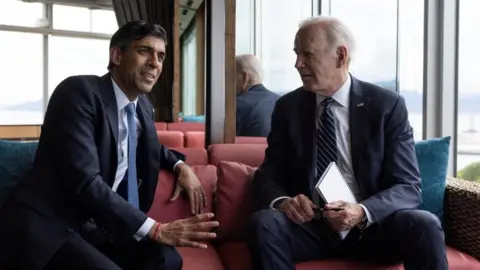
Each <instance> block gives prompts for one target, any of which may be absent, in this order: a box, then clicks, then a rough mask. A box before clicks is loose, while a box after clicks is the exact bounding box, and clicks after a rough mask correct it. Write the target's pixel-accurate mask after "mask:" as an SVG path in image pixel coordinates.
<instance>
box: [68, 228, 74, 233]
mask: <svg viewBox="0 0 480 270" xmlns="http://www.w3.org/2000/svg"><path fill="white" fill-rule="evenodd" d="M67 232H68V233H74V232H75V230H74V229H72V228H67Z"/></svg>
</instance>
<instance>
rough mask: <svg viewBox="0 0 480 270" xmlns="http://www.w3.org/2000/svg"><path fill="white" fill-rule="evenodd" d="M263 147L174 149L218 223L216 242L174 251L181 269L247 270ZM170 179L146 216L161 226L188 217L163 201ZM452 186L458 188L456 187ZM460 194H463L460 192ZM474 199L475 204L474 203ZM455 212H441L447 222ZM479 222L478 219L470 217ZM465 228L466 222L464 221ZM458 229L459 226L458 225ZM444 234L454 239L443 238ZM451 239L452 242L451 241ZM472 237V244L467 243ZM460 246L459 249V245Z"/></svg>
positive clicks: (458, 256)
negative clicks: (253, 189) (249, 224)
mask: <svg viewBox="0 0 480 270" xmlns="http://www.w3.org/2000/svg"><path fill="white" fill-rule="evenodd" d="M265 147H266V146H265V145H262V144H243V145H239V144H220V145H212V146H210V147H209V149H208V152H207V150H205V149H201V148H178V149H175V150H177V151H180V152H183V153H184V154H185V155H186V156H187V160H186V162H187V163H188V164H190V165H191V166H192V167H193V169H194V170H195V172H196V173H197V176H198V177H199V179H200V181H201V182H202V184H203V185H204V187H205V189H206V191H207V195H208V207H207V211H213V212H214V213H215V215H216V219H217V220H218V221H219V222H220V226H219V228H217V230H216V232H217V235H218V237H217V239H216V240H215V241H213V242H211V243H209V248H208V249H205V250H200V249H194V248H185V247H182V248H179V251H180V253H181V254H182V257H183V259H184V268H183V269H185V270H223V269H228V270H248V269H250V255H249V252H248V250H247V247H246V245H245V243H244V241H243V240H244V232H245V231H244V228H245V224H246V221H247V219H248V217H249V216H250V214H251V213H252V211H253V209H252V205H250V204H249V203H250V202H251V193H250V190H249V188H250V181H251V179H252V174H253V172H254V170H255V168H256V167H257V166H259V165H260V164H261V162H262V160H263V156H264V150H265ZM173 183H174V181H173V176H172V174H170V173H166V172H161V173H160V179H159V184H158V187H157V195H156V197H155V201H154V204H153V205H154V206H153V207H152V209H151V211H150V212H149V215H150V216H151V217H153V218H155V219H157V220H159V221H161V222H168V221H172V220H175V219H178V218H185V217H188V216H190V214H189V213H190V211H189V209H190V208H189V203H188V201H187V200H186V199H182V200H178V201H176V202H173V203H171V202H169V201H168V199H169V198H170V196H171V194H172V192H173ZM457 187H458V186H457ZM464 191H465V190H464ZM459 194H461V192H459V191H458V190H455V189H452V186H448V187H447V194H446V197H447V199H448V200H456V198H459V197H458V196H459ZM479 200H480V199H479ZM454 211H456V210H455V209H449V208H448V207H447V209H446V215H447V218H448V216H449V213H451V212H454ZM470 218H472V219H473V220H480V217H479V216H474V217H470ZM466 222H467V223H469V222H470V221H466ZM460 226H462V225H460ZM446 231H447V239H449V240H450V241H451V242H453V243H455V242H456V241H457V240H458V239H459V238H458V237H457V236H458V235H459V233H458V232H461V234H463V235H465V233H466V232H467V233H468V235H469V236H468V239H469V243H470V242H475V241H478V239H479V238H480V236H479V235H478V233H477V231H478V229H477V230H475V231H472V230H470V229H468V228H467V227H463V228H462V227H456V228H447V230H446ZM450 235H452V236H455V237H449V236H450ZM454 238H455V239H454ZM472 238H473V239H472ZM459 246H461V245H459ZM461 248H462V249H463V250H464V251H466V252H468V253H470V254H473V255H475V256H477V258H478V257H479V255H480V246H478V245H474V246H463V247H461ZM448 260H449V264H450V269H480V262H479V261H477V260H476V259H475V258H473V257H472V256H470V255H467V254H466V253H465V252H461V251H459V250H458V249H456V248H454V247H451V246H449V247H448ZM297 269H299V270H310V269H311V270H314V269H315V270H320V269H335V270H342V269H345V270H346V269H392V270H393V269H403V266H402V265H388V266H384V265H383V266H379V265H368V264H363V263H358V262H351V261H345V260H318V261H309V262H303V263H299V264H297Z"/></svg>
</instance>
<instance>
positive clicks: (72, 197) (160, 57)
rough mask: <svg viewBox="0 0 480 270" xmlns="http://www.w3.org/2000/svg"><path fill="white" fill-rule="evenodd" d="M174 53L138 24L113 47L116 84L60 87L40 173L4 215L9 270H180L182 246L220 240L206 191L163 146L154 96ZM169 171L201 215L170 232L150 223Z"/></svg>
mask: <svg viewBox="0 0 480 270" xmlns="http://www.w3.org/2000/svg"><path fill="white" fill-rule="evenodd" d="M166 45H167V36H166V32H165V30H164V29H163V28H162V27H161V26H159V25H157V24H150V23H147V22H144V21H131V22H128V23H126V24H125V25H123V26H122V27H120V28H119V29H118V30H117V32H116V33H115V34H114V35H113V36H112V38H111V41H110V63H109V66H108V69H109V72H108V73H107V74H106V75H104V76H103V77H98V76H73V77H69V78H67V79H65V80H64V81H62V82H61V83H60V84H59V85H58V86H57V88H56V89H55V91H54V92H53V94H52V96H51V98H50V102H49V104H48V108H47V111H46V115H45V120H44V123H43V126H42V134H41V137H40V141H39V144H38V150H37V153H36V156H35V159H34V165H33V170H32V172H31V173H30V175H29V176H28V177H27V178H26V179H25V180H24V181H22V182H21V183H20V184H19V186H18V187H17V189H16V190H15V191H14V193H13V194H12V196H11V198H10V200H9V201H8V202H7V203H6V205H5V208H4V209H3V211H2V213H1V216H0V239H1V241H0V250H1V252H0V265H1V266H6V267H7V269H29V270H40V269H71V270H74V269H109V270H114V269H132V270H133V269H135V270H147V269H148V270H160V269H161V270H180V269H182V258H181V256H180V254H179V253H178V251H177V250H176V249H175V248H174V246H192V247H198V248H206V245H204V244H200V243H198V242H195V241H196V240H208V239H212V238H214V237H215V234H214V233H210V232H207V230H208V229H211V228H214V227H216V226H218V222H217V221H211V219H212V217H213V214H212V213H202V212H203V208H204V207H205V196H204V191H203V189H202V186H201V183H200V182H199V180H198V179H197V177H196V176H195V174H194V172H193V170H192V169H191V168H190V167H189V166H187V165H186V164H185V163H184V162H183V161H182V157H179V156H177V155H175V154H174V153H173V152H171V151H170V150H168V149H167V148H166V147H164V146H163V145H161V144H160V143H159V141H158V139H157V134H156V131H155V127H154V123H153V120H152V119H153V117H152V113H153V108H152V105H151V104H150V102H149V100H148V98H147V97H146V95H145V94H147V93H149V92H150V91H151V90H152V87H153V86H154V85H155V83H156V82H157V80H158V77H159V76H160V73H161V71H162V64H163V61H164V59H165V57H166V50H165V48H166ZM183 158H184V157H183ZM160 169H164V170H168V171H171V172H174V173H176V174H177V176H178V182H177V189H176V192H175V193H176V194H178V191H180V190H185V191H186V193H188V197H189V198H190V200H191V204H192V215H193V214H196V215H195V216H193V217H191V218H187V219H182V220H177V221H173V222H169V223H163V224H161V223H159V222H157V221H155V220H153V219H151V218H149V217H147V214H146V213H147V212H148V211H149V209H150V207H151V206H152V203H153V200H154V197H155V191H156V188H157V179H158V175H159V170H160ZM173 199H174V198H173Z"/></svg>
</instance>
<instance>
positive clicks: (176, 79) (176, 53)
mask: <svg viewBox="0 0 480 270" xmlns="http://www.w3.org/2000/svg"><path fill="white" fill-rule="evenodd" d="M173 14H174V15H173V29H172V31H173V47H174V49H173V119H172V120H173V121H174V122H175V121H176V120H177V118H178V113H179V112H180V108H181V107H180V106H181V104H180V91H181V87H180V81H181V77H180V71H181V59H180V47H181V44H180V42H181V41H180V0H174V5H173Z"/></svg>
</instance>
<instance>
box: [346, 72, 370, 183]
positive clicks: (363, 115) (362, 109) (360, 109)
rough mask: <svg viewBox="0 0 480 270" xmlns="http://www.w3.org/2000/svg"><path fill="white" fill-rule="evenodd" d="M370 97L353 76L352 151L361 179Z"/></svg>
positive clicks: (354, 166)
mask: <svg viewBox="0 0 480 270" xmlns="http://www.w3.org/2000/svg"><path fill="white" fill-rule="evenodd" d="M369 104H370V97H367V96H366V95H365V93H364V91H363V88H362V85H361V84H360V82H359V81H358V80H357V79H355V78H354V77H353V76H352V86H351V89H350V104H349V114H350V143H351V152H352V165H353V171H354V174H355V179H359V169H360V164H359V163H360V160H361V158H362V152H363V149H364V147H365V146H366V145H367V142H368V133H369V128H368V127H369V125H368V113H367V112H368V107H369Z"/></svg>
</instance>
